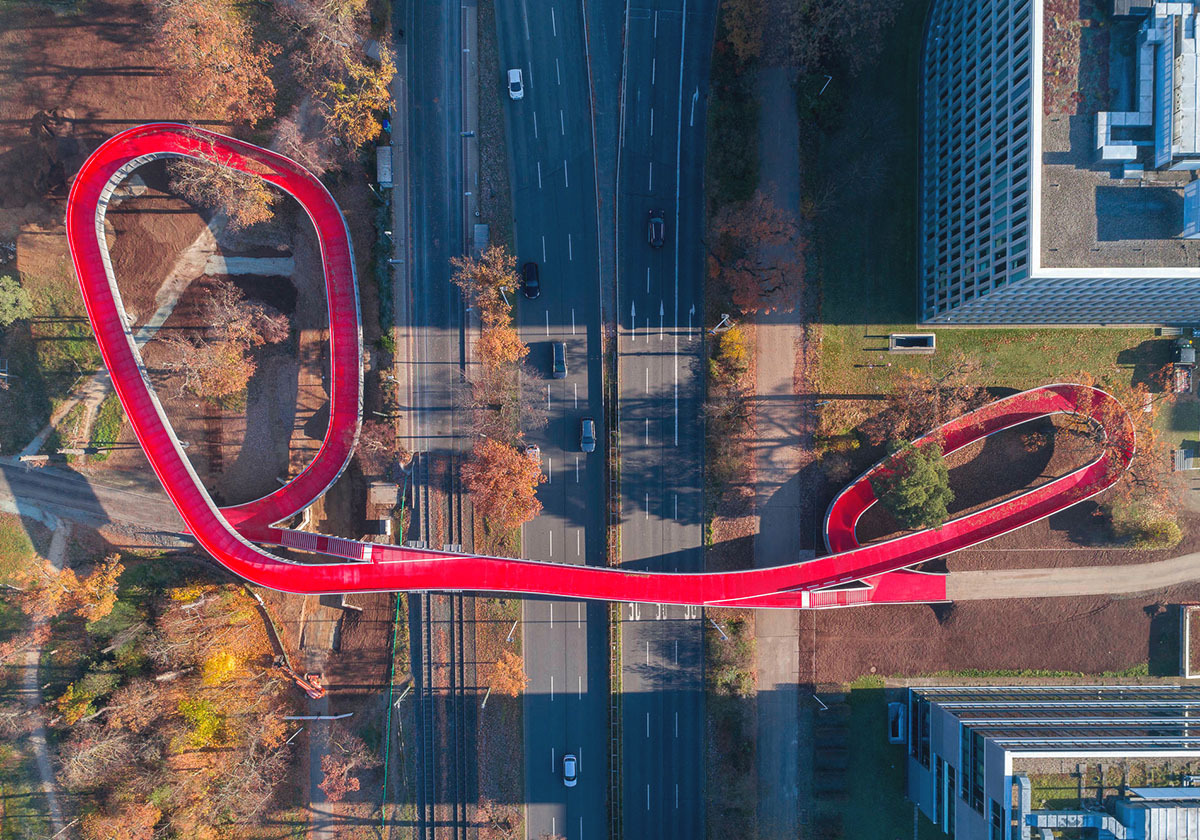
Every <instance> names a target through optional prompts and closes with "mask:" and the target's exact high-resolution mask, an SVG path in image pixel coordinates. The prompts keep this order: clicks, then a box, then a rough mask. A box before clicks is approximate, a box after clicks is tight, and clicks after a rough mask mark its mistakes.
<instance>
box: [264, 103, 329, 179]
mask: <svg viewBox="0 0 1200 840" xmlns="http://www.w3.org/2000/svg"><path fill="white" fill-rule="evenodd" d="M271 148H272V149H274V150H275V151H277V152H279V154H281V155H284V156H285V157H289V158H291V159H292V160H294V161H296V163H298V164H300V165H301V166H303V167H304V168H305V169H307V170H308V171H309V172H311V173H312V174H313V175H316V176H317V177H318V178H319V177H320V176H322V175H324V174H325V173H326V172H327V171H328V170H329V169H330V167H331V166H332V165H333V161H334V158H335V157H336V156H337V155H336V152H335V147H334V144H333V142H332V138H331V137H330V135H329V133H328V132H327V131H326V130H325V120H324V118H323V117H322V116H320V114H319V112H318V109H317V108H316V107H311V106H310V105H309V103H308V102H302V103H301V104H300V105H297V106H296V108H295V110H294V111H293V112H292V114H291V115H290V116H287V117H284V118H283V119H281V120H280V121H279V122H278V123H276V125H275V137H274V139H273V140H272V142H271Z"/></svg>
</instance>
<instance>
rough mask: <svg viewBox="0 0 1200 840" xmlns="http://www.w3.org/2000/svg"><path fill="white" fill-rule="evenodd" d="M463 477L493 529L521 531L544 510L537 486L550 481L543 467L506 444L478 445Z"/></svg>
mask: <svg viewBox="0 0 1200 840" xmlns="http://www.w3.org/2000/svg"><path fill="white" fill-rule="evenodd" d="M463 478H464V480H465V481H466V484H467V489H468V490H469V491H470V493H471V500H472V501H473V502H474V504H475V508H476V510H477V511H478V512H479V515H480V516H482V517H483V518H484V519H485V520H487V521H488V522H489V524H490V525H491V526H492V527H493V528H496V529H499V530H504V531H507V530H510V529H513V528H518V527H520V526H521V525H522V524H524V523H525V522H528V521H529V520H530V519H533V517H535V516H537V515H538V513H539V512H540V511H541V509H542V503H541V502H539V501H538V498H537V486H538V485H539V484H541V483H542V482H543V481H545V480H546V477H545V476H544V475H542V467H541V464H540V463H538V462H536V461H534V460H532V459H530V458H527V457H526V456H525V455H524V454H523V453H521V452H518V451H517V450H516V449H514V448H513V447H512V446H510V445H509V444H507V443H504V442H503V441H499V440H493V439H491V438H486V439H484V440H481V441H479V442H478V443H476V444H475V449H474V451H473V452H472V453H471V458H470V460H469V461H468V462H467V463H466V464H465V465H464V466H463Z"/></svg>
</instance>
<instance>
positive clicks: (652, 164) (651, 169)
mask: <svg viewBox="0 0 1200 840" xmlns="http://www.w3.org/2000/svg"><path fill="white" fill-rule="evenodd" d="M538 171H539V172H541V170H540V169H539V170H538ZM541 185H542V182H541V181H538V186H539V187H540V186H541ZM647 192H654V161H650V186H649V189H648V190H647Z"/></svg>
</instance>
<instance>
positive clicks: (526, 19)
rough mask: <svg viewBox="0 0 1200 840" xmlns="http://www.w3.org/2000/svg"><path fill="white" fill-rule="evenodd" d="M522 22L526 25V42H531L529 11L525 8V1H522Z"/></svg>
mask: <svg viewBox="0 0 1200 840" xmlns="http://www.w3.org/2000/svg"><path fill="white" fill-rule="evenodd" d="M521 22H522V23H524V24H525V40H526V41H528V40H529V10H528V9H527V8H525V0H521Z"/></svg>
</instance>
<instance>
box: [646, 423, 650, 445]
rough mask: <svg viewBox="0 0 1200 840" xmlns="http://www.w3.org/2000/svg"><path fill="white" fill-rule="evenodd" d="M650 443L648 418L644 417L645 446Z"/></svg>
mask: <svg viewBox="0 0 1200 840" xmlns="http://www.w3.org/2000/svg"><path fill="white" fill-rule="evenodd" d="M649 445H650V418H649V417H647V418H646V446H649Z"/></svg>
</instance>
